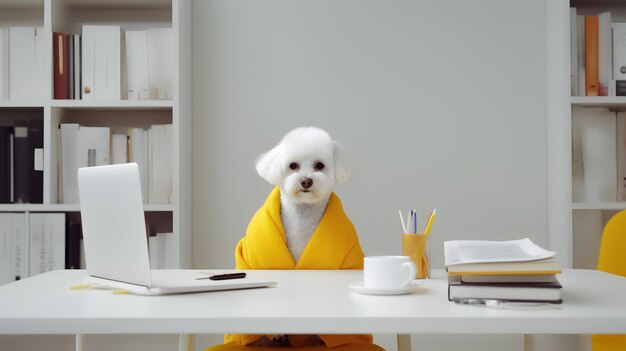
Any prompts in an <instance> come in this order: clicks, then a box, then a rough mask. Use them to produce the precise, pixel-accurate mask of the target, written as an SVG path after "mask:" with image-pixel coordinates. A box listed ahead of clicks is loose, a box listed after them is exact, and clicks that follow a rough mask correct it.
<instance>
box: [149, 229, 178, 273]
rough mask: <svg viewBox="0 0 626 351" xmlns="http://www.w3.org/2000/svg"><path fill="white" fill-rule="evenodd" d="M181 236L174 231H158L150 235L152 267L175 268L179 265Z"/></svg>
mask: <svg viewBox="0 0 626 351" xmlns="http://www.w3.org/2000/svg"><path fill="white" fill-rule="evenodd" d="M179 242H180V241H179V238H178V235H177V234H174V233H156V234H154V235H150V236H149V237H148V253H149V256H150V269H174V268H178V267H179V266H180V265H179Z"/></svg>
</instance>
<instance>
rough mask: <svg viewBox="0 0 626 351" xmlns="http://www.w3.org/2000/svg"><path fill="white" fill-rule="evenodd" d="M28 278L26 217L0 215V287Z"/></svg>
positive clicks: (14, 214)
mask: <svg viewBox="0 0 626 351" xmlns="http://www.w3.org/2000/svg"><path fill="white" fill-rule="evenodd" d="M26 277H28V236H27V234H26V216H25V215H24V214H21V213H0V285H1V284H5V283H9V282H12V281H15V280H20V279H24V278H26Z"/></svg>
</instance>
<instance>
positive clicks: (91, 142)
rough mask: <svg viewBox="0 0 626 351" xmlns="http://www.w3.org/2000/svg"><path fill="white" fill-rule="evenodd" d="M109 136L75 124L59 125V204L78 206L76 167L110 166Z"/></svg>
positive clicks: (106, 131)
mask: <svg viewBox="0 0 626 351" xmlns="http://www.w3.org/2000/svg"><path fill="white" fill-rule="evenodd" d="M110 134H111V131H110V128H107V127H87V126H80V125H79V124H78V123H61V125H59V136H60V145H61V146H60V148H59V157H58V159H59V162H60V164H59V179H60V182H59V184H60V188H61V189H60V191H59V194H60V201H61V202H62V203H78V176H77V172H78V169H79V168H80V167H87V166H101V165H108V164H109V163H110V156H111V147H110V140H111V135H110Z"/></svg>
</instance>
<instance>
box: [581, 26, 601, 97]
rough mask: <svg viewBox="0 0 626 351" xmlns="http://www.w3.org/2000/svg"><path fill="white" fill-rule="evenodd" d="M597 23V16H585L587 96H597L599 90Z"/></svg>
mask: <svg viewBox="0 0 626 351" xmlns="http://www.w3.org/2000/svg"><path fill="white" fill-rule="evenodd" d="M598 25H599V24H598V16H586V17H585V59H586V62H585V85H586V87H585V92H586V95H587V96H598V94H599V92H600V86H599V85H600V81H599V77H598V75H599V69H598V60H599V59H598V41H599V38H598Z"/></svg>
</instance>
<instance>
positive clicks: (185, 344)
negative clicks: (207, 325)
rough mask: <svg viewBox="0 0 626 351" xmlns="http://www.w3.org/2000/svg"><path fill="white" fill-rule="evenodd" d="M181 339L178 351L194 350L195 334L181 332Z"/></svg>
mask: <svg viewBox="0 0 626 351" xmlns="http://www.w3.org/2000/svg"><path fill="white" fill-rule="evenodd" d="M179 340H180V341H179V342H178V351H193V334H180V339H179ZM77 351H78V350H77Z"/></svg>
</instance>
